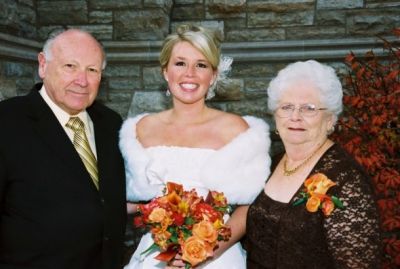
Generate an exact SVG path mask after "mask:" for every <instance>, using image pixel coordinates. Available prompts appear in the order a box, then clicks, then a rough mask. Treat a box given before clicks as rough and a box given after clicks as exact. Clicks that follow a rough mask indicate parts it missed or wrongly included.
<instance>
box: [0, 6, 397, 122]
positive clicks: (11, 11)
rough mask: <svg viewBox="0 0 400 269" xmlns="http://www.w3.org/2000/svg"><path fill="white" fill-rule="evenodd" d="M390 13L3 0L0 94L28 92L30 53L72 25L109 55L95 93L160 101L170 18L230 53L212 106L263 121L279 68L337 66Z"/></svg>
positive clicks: (147, 103) (132, 103) (128, 103)
mask: <svg viewBox="0 0 400 269" xmlns="http://www.w3.org/2000/svg"><path fill="white" fill-rule="evenodd" d="M398 14H400V1H388V0H340V1H337V0H285V1H277V0H264V1H254V0H247V1H246V0H232V1H225V0H175V1H172V0H164V1H162V0H115V1H108V0H73V1H67V0H3V1H1V3H0V15H1V16H0V18H1V19H0V34H2V35H1V36H0V85H1V86H0V92H2V95H3V98H8V97H10V96H13V95H19V94H24V93H26V91H27V89H28V88H30V86H31V84H32V83H33V82H34V81H38V78H37V75H36V56H35V57H32V51H34V52H35V53H36V52H38V51H39V50H40V46H41V43H42V41H43V40H44V39H45V38H46V36H47V35H48V33H49V32H50V31H52V30H54V29H57V28H62V27H78V28H82V29H86V30H88V31H90V32H92V33H93V34H94V35H95V36H96V37H97V38H98V39H99V40H101V41H102V42H103V43H104V46H105V48H106V51H107V53H108V67H107V69H106V70H105V72H104V76H103V81H102V85H101V91H100V94H99V98H98V99H99V100H101V101H102V102H104V103H105V104H106V105H108V106H109V107H111V108H113V109H115V110H117V111H118V112H119V113H120V114H121V115H122V116H123V117H126V116H127V115H128V114H130V115H132V114H137V113H140V112H143V111H157V110H160V109H163V108H165V107H166V106H168V105H169V100H167V99H166V98H165V97H164V95H163V91H164V89H165V87H166V85H165V83H164V81H163V79H162V77H161V75H160V70H159V67H158V62H157V57H158V52H159V50H160V45H161V40H162V39H163V38H164V37H165V36H166V35H167V34H168V33H169V32H170V31H171V30H173V29H175V28H176V26H177V25H178V24H180V23H195V24H200V25H203V26H207V27H212V28H215V29H217V30H218V31H219V33H220V35H221V38H222V39H223V40H224V44H223V53H224V54H227V55H230V56H233V57H234V64H233V70H232V72H231V75H230V78H231V80H230V81H228V83H225V84H224V85H219V86H218V89H217V96H216V97H215V98H214V99H213V100H211V102H210V105H211V106H214V107H219V108H221V109H224V110H229V111H233V112H236V113H239V114H253V115H258V116H261V117H263V118H266V119H268V117H269V116H268V114H267V113H266V109H265V106H266V98H265V92H264V90H265V88H266V87H267V85H268V82H269V80H270V79H271V77H272V76H274V75H275V74H276V72H277V70H279V69H280V68H281V67H283V66H284V65H285V64H286V63H287V62H291V61H296V60H305V59H309V58H315V59H318V60H320V61H325V62H327V63H329V64H332V65H333V66H335V67H336V68H339V69H338V70H339V72H341V70H340V69H341V68H343V64H342V61H343V57H344V56H345V54H346V53H347V52H348V51H349V50H350V49H352V50H355V51H358V52H360V53H363V52H364V51H365V50H367V49H370V48H373V47H375V46H376V43H377V40H376V38H375V36H376V35H390V31H391V29H393V28H394V27H396V26H397V27H398V26H400V16H398ZM14 38H22V39H21V40H12V39H14ZM10 40H11V41H10ZM24 44H27V46H26V47H25V46H24ZM24 49H25V50H26V53H25V54H24V53H23V50H24ZM14 50H19V51H20V53H19V54H18V55H17V56H15V55H13V54H15V51H14ZM10 52H11V53H10ZM10 54H11V55H10ZM24 55H26V57H24Z"/></svg>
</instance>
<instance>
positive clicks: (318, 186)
mask: <svg viewBox="0 0 400 269" xmlns="http://www.w3.org/2000/svg"><path fill="white" fill-rule="evenodd" d="M304 185H305V186H306V188H307V190H308V192H309V193H310V194H311V195H312V194H313V193H314V192H316V193H319V194H325V193H326V192H327V191H328V190H329V188H330V187H332V186H335V185H336V183H335V182H333V181H332V180H330V179H329V178H327V177H326V176H325V175H324V174H321V173H317V174H314V175H312V176H311V177H309V178H308V179H307V180H306V181H305V182H304Z"/></svg>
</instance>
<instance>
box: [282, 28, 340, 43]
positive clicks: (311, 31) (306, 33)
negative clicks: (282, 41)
mask: <svg viewBox="0 0 400 269" xmlns="http://www.w3.org/2000/svg"><path fill="white" fill-rule="evenodd" d="M286 36H287V39H288V40H290V39H325V38H327V39H329V38H344V37H346V28H345V27H344V26H343V27H340V26H316V27H314V26H311V27H307V28H302V27H290V28H288V29H286Z"/></svg>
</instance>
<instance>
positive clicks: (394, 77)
mask: <svg viewBox="0 0 400 269" xmlns="http://www.w3.org/2000/svg"><path fill="white" fill-rule="evenodd" d="M393 33H394V35H395V36H397V37H400V28H397V29H395V30H394V31H393ZM381 40H382V41H383V44H384V45H383V51H384V54H385V55H384V57H380V58H379V57H377V56H376V55H375V54H374V52H373V51H369V52H368V53H366V55H365V56H364V57H357V56H356V55H354V54H353V53H350V54H349V55H347V57H346V59H345V63H346V64H347V65H348V66H349V67H350V72H349V74H348V75H347V76H346V78H345V83H344V88H345V96H344V98H343V103H344V106H345V108H344V112H343V115H342V117H341V118H340V119H339V121H338V126H337V127H338V128H337V130H336V132H335V133H334V134H332V139H333V140H335V141H336V142H338V143H340V144H342V145H343V146H344V148H345V149H346V150H347V151H348V152H350V153H351V154H352V155H353V156H354V157H355V159H356V160H357V161H358V162H359V163H360V164H362V165H363V166H364V167H365V168H366V170H367V172H368V173H369V174H370V175H371V177H372V179H373V186H374V188H375V193H376V195H377V198H378V207H379V210H380V216H381V223H382V230H383V233H384V234H383V236H384V252H385V257H384V261H383V264H382V269H389V268H390V269H391V268H399V267H400V172H399V171H400V46H399V45H398V44H399V42H389V41H387V40H386V39H384V38H381Z"/></svg>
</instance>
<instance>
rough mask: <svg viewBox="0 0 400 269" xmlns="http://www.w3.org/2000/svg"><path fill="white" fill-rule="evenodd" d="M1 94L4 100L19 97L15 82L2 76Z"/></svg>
mask: <svg viewBox="0 0 400 269" xmlns="http://www.w3.org/2000/svg"><path fill="white" fill-rule="evenodd" d="M0 92H1V94H2V96H3V99H8V98H10V97H14V96H17V87H16V85H15V80H14V79H10V78H6V77H3V76H0Z"/></svg>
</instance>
